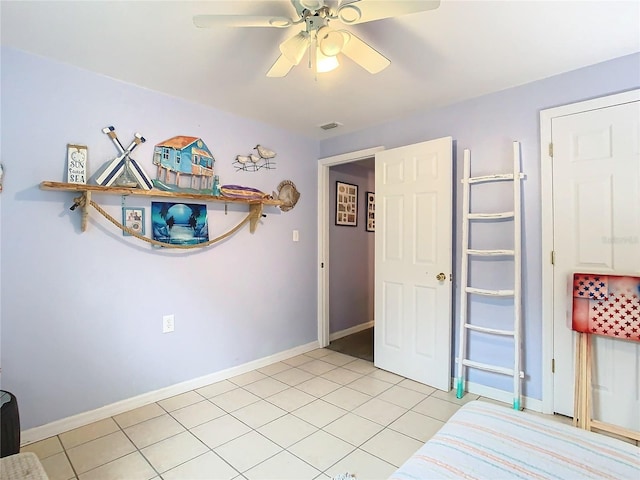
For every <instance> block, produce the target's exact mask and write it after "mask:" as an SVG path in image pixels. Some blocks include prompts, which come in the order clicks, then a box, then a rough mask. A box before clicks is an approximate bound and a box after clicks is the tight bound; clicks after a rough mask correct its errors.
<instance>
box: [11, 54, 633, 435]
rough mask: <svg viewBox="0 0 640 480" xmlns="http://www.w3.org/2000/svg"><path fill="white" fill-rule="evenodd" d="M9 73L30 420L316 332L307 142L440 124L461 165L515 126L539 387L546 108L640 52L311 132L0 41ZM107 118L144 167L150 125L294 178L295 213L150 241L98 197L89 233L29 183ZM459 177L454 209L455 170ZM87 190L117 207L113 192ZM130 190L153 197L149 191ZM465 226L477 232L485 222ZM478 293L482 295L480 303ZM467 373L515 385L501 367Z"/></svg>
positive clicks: (23, 400)
mask: <svg viewBox="0 0 640 480" xmlns="http://www.w3.org/2000/svg"><path fill="white" fill-rule="evenodd" d="M1 75H2V78H1V80H2V98H1V111H0V114H1V115H0V118H1V119H2V132H1V137H0V142H1V149H2V150H1V152H2V156H1V160H2V162H3V163H4V165H5V167H6V173H5V181H4V191H3V193H2V194H1V195H2V202H1V203H0V219H1V222H2V228H1V229H0V245H1V261H2V263H1V275H0V300H1V303H0V314H1V333H2V343H1V348H2V349H1V367H2V377H1V380H2V388H5V389H7V390H10V391H13V393H15V394H16V395H17V396H18V398H19V402H20V411H21V423H22V428H23V429H27V428H31V427H34V426H38V425H42V424H45V423H48V422H51V421H54V420H58V419H61V418H64V417H67V416H70V415H74V414H77V413H81V412H85V411H87V410H91V409H94V408H98V407H100V406H102V405H106V404H110V403H113V402H116V401H119V400H123V399H126V398H130V397H133V396H135V395H139V394H142V393H146V392H150V391H153V390H156V389H159V388H162V387H166V386H169V385H173V384H176V383H179V382H182V381H187V380H190V379H194V378H197V377H200V376H203V375H207V374H211V373H214V372H216V371H220V370H223V369H225V368H228V367H231V366H235V365H240V364H242V363H245V362H248V361H251V360H253V359H256V358H261V357H264V356H266V355H269V354H273V353H277V352H280V351H283V350H286V349H289V348H292V347H295V346H298V345H302V344H305V343H308V342H312V341H315V340H316V336H317V320H316V307H317V298H316V275H315V274H309V272H315V271H316V258H317V241H316V239H317V205H316V198H317V195H316V190H317V165H316V159H317V158H321V157H327V156H331V155H335V154H339V153H344V152H348V151H353V150H358V149H363V148H368V147H372V146H377V145H385V146H386V147H387V148H392V147H396V146H400V145H405V144H410V143H415V142H419V141H424V140H428V139H432V138H437V137H442V136H448V135H452V136H453V138H454V141H455V142H454V149H455V151H454V158H455V159H456V172H455V173H456V177H457V178H459V177H460V176H461V171H460V168H459V167H458V166H459V165H460V162H461V161H462V149H464V148H470V149H471V150H472V157H473V161H472V165H473V174H474V175H480V174H482V173H490V172H494V171H497V170H506V169H508V168H509V167H510V159H511V141H512V140H519V141H521V142H522V151H523V164H524V171H525V172H526V174H527V179H526V180H525V182H524V193H523V199H524V220H525V221H524V227H523V230H524V235H525V245H524V259H523V260H524V269H525V275H524V292H525V297H524V313H525V348H526V354H525V369H526V372H527V375H528V379H527V383H526V390H525V394H526V395H529V396H531V397H533V398H540V396H541V378H542V374H541V365H540V363H541V361H540V359H541V347H542V339H541V318H540V315H541V313H540V288H541V285H540V284H541V274H540V264H541V261H542V255H543V253H542V252H541V251H540V248H541V247H540V243H541V242H540V222H541V218H540V167H539V161H540V151H539V120H538V118H539V117H538V115H539V112H540V110H541V109H544V108H549V107H553V106H557V105H561V104H566V103H571V102H575V101H579V100H584V99H588V98H592V97H597V96H601V95H605V94H609V93H615V92H619V91H623V90H628V89H631V88H633V87H638V86H639V85H640V55H633V56H629V57H623V58H620V59H617V60H614V61H611V62H606V63H603V64H600V65H596V66H593V67H589V68H585V69H582V70H578V71H575V72H569V73H566V74H563V75H560V76H557V77H553V78H550V79H546V80H542V81H539V82H535V83H532V84H528V85H524V86H521V87H518V88H514V89H511V90H507V91H504V92H500V93H497V94H493V95H488V96H485V97H481V98H478V99H474V100H470V101H467V102H464V103H461V104H458V105H453V106H451V107H447V108H442V109H439V110H437V111H433V112H427V113H419V114H416V115H414V116H412V117H410V118H405V119H403V120H400V121H397V122H392V123H388V124H385V125H381V126H379V127H376V128H371V129H368V130H365V131H362V132H358V133H354V134H351V135H345V136H343V137H338V138H335V139H331V140H325V141H322V142H320V143H318V142H315V141H311V140H309V139H305V138H301V137H299V136H297V135H292V134H290V133H288V132H285V131H283V130H280V129H276V128H274V127H271V126H268V125H264V124H261V123H257V122H253V121H250V120H247V119H242V118H239V117H236V116H233V115H229V114H226V113H224V112H220V111H217V110H214V109H211V108H207V107H204V106H200V105H196V104H191V103H188V102H185V101H183V100H179V99H176V98H172V97H168V96H165V95H161V94H158V93H154V92H151V91H148V90H145V89H141V88H137V87H133V86H131V85H127V84H124V83H121V82H118V81H114V80H112V79H109V78H107V77H103V76H99V75H95V74H92V73H88V72H85V71H82V70H78V69H75V68H72V67H69V66H65V65H62V64H59V63H55V62H51V61H49V60H45V59H42V58H40V57H36V56H32V55H28V54H25V53H22V52H19V51H16V50H12V49H9V48H5V47H3V48H2V51H1ZM469 81H473V78H472V76H471V77H470V80H469ZM220 94H221V95H224V94H225V93H224V92H220ZM107 125H114V126H115V127H116V131H117V132H118V133H119V135H120V138H121V140H122V141H123V143H127V142H128V141H130V139H131V138H132V136H133V134H134V133H135V132H136V131H139V132H140V133H142V134H143V135H144V136H145V137H146V138H147V140H148V141H147V143H145V144H143V145H142V146H140V147H139V148H138V149H137V150H136V152H135V155H134V157H135V158H136V159H137V160H138V161H139V162H140V163H141V164H143V166H144V167H145V168H147V171H148V172H149V173H150V174H154V173H155V172H154V171H153V168H152V165H151V158H152V153H153V145H154V144H155V143H157V142H159V141H162V140H164V139H167V138H170V137H172V136H174V135H192V136H198V137H201V138H203V140H204V141H205V142H206V143H207V145H208V146H209V148H210V149H211V151H212V153H213V154H214V156H215V157H216V160H217V161H216V171H217V173H219V174H220V176H221V182H222V183H223V184H224V183H227V184H230V183H236V184H243V185H247V186H252V187H256V188H260V189H262V190H263V191H267V192H270V191H271V190H273V189H274V188H275V187H276V186H277V184H278V183H279V182H280V181H281V180H283V179H291V180H293V181H294V182H295V183H296V185H297V187H298V190H300V192H301V193H302V197H301V199H300V201H299V202H298V204H297V205H296V207H295V209H294V210H292V211H290V212H287V213H281V212H280V211H279V210H277V209H275V208H268V209H267V210H266V212H265V213H267V218H265V219H263V221H262V222H261V224H260V225H259V226H258V229H257V231H256V233H255V234H254V235H251V234H250V233H249V231H248V228H245V229H243V230H241V231H240V232H239V233H238V234H236V235H235V236H234V237H232V238H231V239H228V240H226V241H224V242H222V243H220V244H218V245H217V246H215V247H213V248H210V249H208V250H198V251H195V252H188V253H185V252H182V253H181V252H168V251H164V250H162V251H158V250H154V249H152V248H150V247H148V246H146V245H144V244H141V243H138V241H137V240H135V239H132V238H130V237H128V238H123V237H122V235H121V234H120V233H118V231H116V230H115V228H114V227H113V226H112V225H111V224H109V223H108V222H106V221H105V220H104V219H102V218H101V217H99V216H98V215H97V214H96V213H95V212H92V213H91V220H90V224H89V228H88V231H87V232H85V233H81V232H80V218H79V217H80V216H79V213H78V212H70V211H69V209H68V208H69V206H70V205H71V203H72V197H73V194H71V193H64V192H52V191H42V190H40V189H39V188H38V185H39V183H40V182H41V181H42V180H57V181H62V180H64V168H65V150H66V144H67V143H83V144H86V145H88V146H89V162H90V171H91V172H94V171H95V170H96V169H97V168H98V167H99V166H100V165H101V164H102V163H103V162H104V161H106V160H107V159H110V158H112V157H113V156H114V153H115V149H114V146H113V145H112V144H111V142H110V141H109V140H108V138H107V137H106V136H105V135H104V134H102V133H101V129H102V128H103V127H105V126H107ZM257 143H261V144H263V145H265V146H268V147H269V148H272V149H274V150H276V151H277V152H278V157H277V168H276V170H272V171H261V172H259V173H247V172H236V171H235V169H234V168H233V166H232V163H233V159H234V158H235V156H236V155H238V154H245V155H246V154H247V153H249V152H250V151H251V148H252V147H254V146H255V145H256V144H257ZM457 185H458V182H456V186H457ZM456 193H457V195H456V209H457V210H456V211H459V204H460V193H461V192H460V190H459V188H458V189H457V191H456ZM95 198H96V200H98V202H99V203H100V204H101V205H103V206H104V207H105V208H106V209H107V210H108V211H109V212H110V213H111V214H112V215H113V216H115V217H118V218H119V215H120V208H121V198H120V197H115V196H114V197H111V196H98V195H96V196H95ZM125 202H126V205H127V206H142V207H146V208H147V213H149V210H150V209H149V206H150V203H149V201H148V200H145V199H144V198H141V197H137V198H128V199H126V200H125ZM507 202H508V200H507V198H506V194H505V192H502V193H501V194H500V195H498V196H493V195H489V194H488V195H486V196H483V197H481V198H474V208H477V209H497V210H499V209H501V208H502V207H504V206H505V205H506V204H507ZM209 215H210V230H211V234H212V235H216V234H219V233H222V232H224V231H226V230H227V229H228V228H229V227H230V226H231V225H233V224H235V223H236V222H237V221H239V219H240V218H241V217H242V215H243V212H239V211H237V209H234V208H230V209H229V214H228V215H225V213H224V209H223V208H222V206H221V205H218V204H210V205H209ZM459 218H460V217H459V215H457V216H456V217H455V218H454V222H455V225H456V233H457V232H458V231H459V228H460V220H459ZM149 226H150V225H149V223H147V228H149ZM294 229H297V230H299V231H300V242H298V243H292V242H291V231H292V230H294ZM475 238H476V240H478V241H479V242H483V241H486V240H487V239H488V235H487V233H485V232H479V233H478V234H477V235H476V236H475ZM455 240H456V241H455V245H456V255H455V257H456V259H457V260H456V268H455V273H456V276H457V275H458V274H459V270H460V267H459V253H460V252H459V246H457V243H458V242H457V238H456V239H455ZM545 255H546V253H545ZM477 274H478V275H479V276H481V277H485V278H483V279H485V280H486V281H487V283H489V284H496V285H498V286H499V282H500V281H502V280H501V278H499V274H500V271H499V270H498V271H494V270H489V269H487V270H484V271H479V272H478V273H477ZM489 286H490V285H489ZM456 293H457V289H456ZM456 296H457V295H456ZM474 308H478V309H479V310H477V311H478V312H480V313H479V314H482V313H484V312H483V308H484V307H483V305H475V306H474ZM167 313H173V314H175V316H176V331H175V332H174V333H172V334H166V335H163V334H162V333H161V318H162V315H164V314H167ZM504 317H505V315H501V316H499V317H498V318H503V319H504ZM495 351H499V350H496V349H494V350H491V349H489V348H481V351H480V353H487V352H491V353H493V352H495ZM506 355H507V354H506V353H505V352H504V351H499V354H498V355H497V356H498V357H500V358H505V357H506ZM472 379H473V380H474V381H477V382H480V383H484V384H487V385H489V386H497V387H498V388H502V389H504V390H509V389H510V386H509V385H508V382H498V381H496V380H495V379H494V378H487V377H486V376H482V375H478V376H474V377H472Z"/></svg>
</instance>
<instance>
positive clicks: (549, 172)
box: [540, 89, 640, 413]
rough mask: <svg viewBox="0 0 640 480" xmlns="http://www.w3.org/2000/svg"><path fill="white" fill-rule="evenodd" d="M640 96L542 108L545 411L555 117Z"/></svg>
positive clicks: (546, 408)
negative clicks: (553, 126)
mask: <svg viewBox="0 0 640 480" xmlns="http://www.w3.org/2000/svg"><path fill="white" fill-rule="evenodd" d="M638 100H640V89H636V90H630V91H627V92H623V93H618V94H614V95H608V96H605V97H600V98H595V99H593V100H587V101H584V102H578V103H572V104H570V105H563V106H560V107H555V108H549V109H547V110H542V111H540V191H541V213H542V229H541V234H542V255H541V258H542V413H553V394H554V392H553V373H552V371H551V362H552V360H553V340H554V339H553V265H552V264H551V252H552V251H553V189H552V185H553V168H552V163H551V162H552V158H551V156H550V155H549V145H550V144H551V139H552V132H551V120H552V119H553V118H556V117H562V116H566V115H573V114H576V113H580V112H586V111H589V110H597V109H600V108H606V107H610V106H613V105H620V104H623V103H629V102H635V101H638Z"/></svg>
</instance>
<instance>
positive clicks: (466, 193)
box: [456, 142, 524, 410]
mask: <svg viewBox="0 0 640 480" xmlns="http://www.w3.org/2000/svg"><path fill="white" fill-rule="evenodd" d="M470 160H471V152H470V151H469V150H468V149H465V151H464V177H463V179H462V184H463V194H462V208H463V217H462V272H461V276H460V327H459V342H458V365H457V379H456V382H457V385H456V396H457V397H458V398H462V396H463V395H464V392H465V377H466V369H467V368H476V369H479V370H484V371H488V372H494V373H499V374H503V375H509V376H513V408H514V409H515V410H520V408H521V396H522V394H521V391H522V386H521V379H522V378H524V372H523V371H522V369H521V361H522V360H521V348H522V347H521V313H522V312H521V305H522V292H521V218H520V217H521V212H520V180H521V179H522V178H524V174H523V173H522V172H521V171H520V142H513V173H505V174H496V175H486V176H481V177H471V176H470V170H471V166H470ZM503 181H511V182H513V211H510V212H500V213H471V212H470V189H471V185H474V184H480V183H487V182H503ZM503 219H513V222H512V223H513V230H514V235H513V249H512V250H511V249H509V250H507V249H494V250H478V249H473V248H469V226H470V223H471V222H472V221H484V222H491V221H495V220H503ZM473 256H481V257H494V258H493V259H495V260H498V259H500V258H502V259H504V258H505V257H513V265H514V277H513V278H514V282H513V283H514V284H513V289H512V290H511V289H510V290H490V289H485V288H477V287H472V286H470V285H468V283H469V280H468V279H469V257H473ZM469 295H484V296H489V297H513V317H514V318H513V328H512V329H508V330H505V329H497V328H489V327H486V326H478V325H474V324H472V323H471V322H470V320H469V319H468V318H467V317H468V296H469ZM469 331H476V332H480V333H481V334H486V335H500V336H506V337H512V338H513V367H512V368H507V367H504V366H497V365H490V364H487V363H482V362H477V361H473V360H471V359H469V358H467V350H468V347H469V345H468V338H469Z"/></svg>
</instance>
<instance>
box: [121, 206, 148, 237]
mask: <svg viewBox="0 0 640 480" xmlns="http://www.w3.org/2000/svg"><path fill="white" fill-rule="evenodd" d="M122 224H123V225H124V226H125V227H129V228H130V229H131V230H133V231H134V232H136V233H138V234H140V235H144V208H137V207H122ZM122 235H124V236H125V237H130V236H131V234H130V233H129V232H125V231H124V230H123V231H122Z"/></svg>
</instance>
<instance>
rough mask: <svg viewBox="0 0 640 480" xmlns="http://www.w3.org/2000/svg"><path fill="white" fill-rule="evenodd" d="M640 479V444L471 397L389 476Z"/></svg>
mask: <svg viewBox="0 0 640 480" xmlns="http://www.w3.org/2000/svg"><path fill="white" fill-rule="evenodd" d="M435 478H464V479H487V480H488V479H490V480H497V479H507V478H508V479H511V478H526V479H567V480H569V479H570V480H577V479H582V478H598V479H612V480H622V479H633V480H638V479H640V448H639V447H636V446H634V445H632V444H630V443H627V442H623V441H622V440H617V439H614V438H611V437H607V436H605V435H602V434H598V433H594V432H590V431H587V430H581V429H579V428H576V427H573V426H571V425H568V424H565V423H561V422H559V421H557V420H553V419H548V418H544V417H542V416H540V415H536V414H533V413H527V412H521V411H516V410H512V409H510V408H507V407H503V406H500V405H495V404H492V403H488V402H483V401H479V400H476V401H473V402H470V403H468V404H466V405H465V406H464V407H462V408H461V409H460V410H458V412H456V413H455V414H454V415H453V416H452V417H451V418H450V419H449V421H448V422H447V423H446V424H445V425H444V426H443V427H442V428H441V429H440V430H439V431H438V433H436V434H435V435H434V436H433V437H432V438H431V439H430V440H429V441H428V442H427V443H425V445H423V446H422V447H421V448H420V449H419V450H418V451H417V452H416V453H415V454H414V455H413V456H412V457H411V458H409V459H408V460H407V461H406V462H405V463H404V464H403V465H402V466H401V467H400V468H399V469H398V470H397V471H396V472H395V473H394V474H393V475H392V476H391V477H389V479H390V480H409V479H410V480H416V479H421V480H423V479H424V480H426V479H435Z"/></svg>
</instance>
